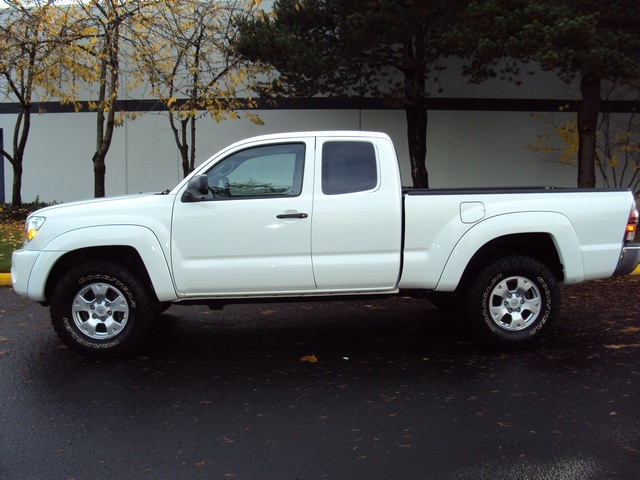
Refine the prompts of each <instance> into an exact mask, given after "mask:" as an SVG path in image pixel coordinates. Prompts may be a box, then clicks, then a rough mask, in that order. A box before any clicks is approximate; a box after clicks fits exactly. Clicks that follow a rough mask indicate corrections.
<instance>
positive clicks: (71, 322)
mask: <svg viewBox="0 0 640 480" xmlns="http://www.w3.org/2000/svg"><path fill="white" fill-rule="evenodd" d="M154 306H155V305H154V302H153V301H152V300H151V295H150V294H149V292H148V291H147V289H146V288H145V286H144V284H143V283H142V282H141V281H140V279H139V278H138V277H137V276H136V275H135V273H134V272H132V271H131V270H130V269H128V268H126V267H124V266H122V265H119V264H117V263H112V262H107V261H91V262H87V263H83V264H81V265H78V266H76V267H74V268H72V269H71V270H69V271H68V272H67V273H66V274H65V275H63V276H62V278H61V279H60V281H59V282H58V284H57V285H56V287H55V288H54V290H53V293H52V296H51V308H50V314H51V323H52V324H53V328H54V330H55V332H56V333H57V335H58V337H59V338H60V340H62V342H63V343H64V344H65V345H66V346H67V347H69V348H70V349H71V350H73V351H75V352H77V353H80V354H82V355H85V356H87V357H92V358H115V357H123V356H127V355H130V354H132V353H134V352H135V351H136V349H138V347H139V346H140V345H141V344H142V343H143V342H144V340H145V338H146V337H147V333H148V332H149V330H150V328H151V324H152V322H153V318H154Z"/></svg>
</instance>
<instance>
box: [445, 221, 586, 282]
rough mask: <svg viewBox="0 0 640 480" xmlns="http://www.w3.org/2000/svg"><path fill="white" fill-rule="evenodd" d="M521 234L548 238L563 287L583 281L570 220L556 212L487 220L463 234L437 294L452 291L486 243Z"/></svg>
mask: <svg viewBox="0 0 640 480" xmlns="http://www.w3.org/2000/svg"><path fill="white" fill-rule="evenodd" d="M523 233H545V234H548V235H549V236H550V237H551V239H552V240H553V243H554V245H555V247H556V249H557V252H558V257H559V258H560V262H561V263H562V266H563V268H564V277H565V278H564V282H565V283H576V282H580V281H582V280H583V279H584V265H583V261H582V253H581V249H580V244H579V242H578V238H577V236H576V233H575V230H574V228H573V226H572V225H571V222H570V221H569V219H568V218H567V217H566V216H565V215H563V214H561V213H557V212H518V213H509V214H504V215H497V216H495V217H491V218H488V219H486V220H483V221H481V222H479V223H477V224H476V225H474V226H473V227H471V228H470V229H469V230H468V231H467V232H465V234H464V235H463V236H462V237H461V238H460V240H459V241H458V242H457V243H456V245H455V247H454V249H453V251H452V252H451V254H450V255H449V258H448V260H447V263H446V265H445V268H444V270H443V272H442V275H441V277H440V280H439V282H438V285H437V286H436V290H439V291H453V290H455V288H456V287H457V285H458V283H459V282H460V279H461V278H462V274H463V273H464V271H465V269H466V268H467V265H468V264H469V262H470V260H471V259H472V257H473V256H474V255H475V254H476V252H478V251H479V250H480V249H481V248H482V247H483V246H484V245H486V244H487V243H488V242H489V241H491V240H493V239H497V238H500V237H503V236H506V235H516V234H523Z"/></svg>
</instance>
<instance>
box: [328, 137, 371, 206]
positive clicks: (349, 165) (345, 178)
mask: <svg viewBox="0 0 640 480" xmlns="http://www.w3.org/2000/svg"><path fill="white" fill-rule="evenodd" d="M377 184H378V166H377V162H376V153H375V149H374V147H373V144H372V143H370V142H326V143H325V144H324V145H323V146H322V193H324V194H325V195H338V194H343V193H354V192H363V191H366V190H371V189H373V188H375V187H376V185H377Z"/></svg>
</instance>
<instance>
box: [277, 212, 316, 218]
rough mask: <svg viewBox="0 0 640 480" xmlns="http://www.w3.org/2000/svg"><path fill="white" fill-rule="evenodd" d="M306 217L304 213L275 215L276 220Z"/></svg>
mask: <svg viewBox="0 0 640 480" xmlns="http://www.w3.org/2000/svg"><path fill="white" fill-rule="evenodd" d="M308 216H309V215H308V214H306V213H281V214H280V215H276V218H307V217H308Z"/></svg>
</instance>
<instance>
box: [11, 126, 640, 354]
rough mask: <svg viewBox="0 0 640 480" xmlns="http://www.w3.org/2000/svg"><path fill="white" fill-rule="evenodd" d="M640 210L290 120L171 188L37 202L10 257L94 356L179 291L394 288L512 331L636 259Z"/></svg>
mask: <svg viewBox="0 0 640 480" xmlns="http://www.w3.org/2000/svg"><path fill="white" fill-rule="evenodd" d="M637 223H638V212H637V210H636V209H635V204H634V199H633V196H632V195H631V193H630V192H629V191H627V190H622V189H619V190H592V189H589V190H582V189H552V188H499V189H432V190H405V191H403V189H402V187H401V182H400V175H399V169H398V164H397V159H396V154H395V150H394V146H393V144H392V142H391V140H390V138H389V137H388V136H387V135H384V134H381V133H372V132H305V133H286V134H277V135H267V136H261V137H256V138H250V139H247V140H244V141H241V142H238V143H235V144H233V145H231V146H229V147H227V148H225V149H224V150H222V151H220V152H219V153H217V154H215V155H214V156H213V157H211V158H210V159H209V160H207V161H206V162H204V163H203V164H202V165H201V166H200V167H198V168H197V169H196V170H195V171H194V172H193V173H192V174H191V175H190V176H189V177H187V178H185V179H184V181H182V182H181V183H180V184H179V185H178V186H176V187H175V188H174V189H172V190H170V191H169V190H168V191H165V192H162V193H158V194H141V195H137V196H127V197H120V198H107V199H100V200H91V201H86V202H77V203H70V204H62V205H55V206H52V207H48V208H44V209H42V210H39V211H37V212H35V213H34V214H32V215H31V216H29V218H28V219H27V221H26V225H25V243H24V248H22V249H20V250H18V251H16V252H14V254H13V257H12V272H11V273H12V280H13V286H14V289H15V291H16V292H17V293H18V294H20V295H24V296H27V297H29V298H31V299H33V300H36V301H38V302H41V303H42V304H43V305H50V306H51V319H52V323H53V327H54V329H55V331H56V332H57V334H58V336H59V337H60V338H61V339H62V341H63V342H64V343H65V344H66V345H68V346H69V347H70V348H72V349H74V350H75V351H77V352H80V353H84V354H86V355H90V356H95V357H113V356H119V355H124V354H130V353H131V352H133V351H134V350H135V349H136V348H137V347H138V346H139V345H140V344H141V343H142V342H143V341H144V340H145V337H146V335H147V332H148V331H149V330H150V328H151V327H152V325H153V322H154V320H155V318H156V317H157V315H158V314H159V312H161V311H162V310H163V309H165V308H166V307H167V306H169V305H171V304H175V303H181V302H182V303H194V302H199V303H203V304H209V305H210V306H211V307H212V308H216V307H220V306H221V305H224V304H226V303H232V302H250V301H255V300H256V299H265V300H264V301H274V299H289V300H290V299H292V298H296V299H300V297H318V296H324V297H326V298H329V297H333V298H336V297H337V298H344V296H347V295H388V294H395V293H398V292H399V291H403V292H405V293H408V294H410V293H415V292H417V293H424V294H428V295H432V297H431V298H433V301H434V303H443V304H444V303H447V304H449V306H450V307H451V308H455V309H457V310H458V311H460V313H464V314H466V316H467V317H468V319H469V321H470V325H471V326H472V328H474V329H475V330H476V332H477V334H478V335H479V337H480V338H481V339H482V340H484V341H486V342H489V343H491V344H495V345H498V346H500V345H503V346H520V345H524V344H528V343H530V342H531V341H534V340H536V339H537V338H538V337H539V336H540V333H541V331H542V330H543V329H544V327H545V325H546V324H547V323H548V322H549V321H550V320H552V319H553V317H555V316H556V315H557V314H558V310H559V308H560V294H559V289H558V283H559V282H564V283H576V282H582V281H585V280H590V279H597V278H606V277H610V276H612V275H624V274H627V273H630V272H631V271H632V270H634V268H635V267H636V266H637V265H638V262H639V260H640V245H639V244H632V243H630V242H631V241H632V239H633V238H634V235H635V230H636V226H637ZM443 293H448V294H450V295H449V297H448V298H447V297H444V298H443V297H442V294H443ZM436 295H439V296H436Z"/></svg>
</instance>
